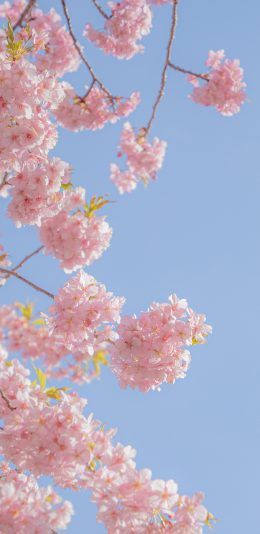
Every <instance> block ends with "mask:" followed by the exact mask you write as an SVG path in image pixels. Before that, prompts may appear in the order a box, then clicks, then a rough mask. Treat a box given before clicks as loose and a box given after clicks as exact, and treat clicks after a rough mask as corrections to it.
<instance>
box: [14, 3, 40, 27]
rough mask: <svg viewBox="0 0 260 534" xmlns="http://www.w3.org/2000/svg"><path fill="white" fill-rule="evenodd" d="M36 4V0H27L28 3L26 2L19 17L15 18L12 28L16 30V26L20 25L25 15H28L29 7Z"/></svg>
mask: <svg viewBox="0 0 260 534" xmlns="http://www.w3.org/2000/svg"><path fill="white" fill-rule="evenodd" d="M35 4H36V0H30V1H29V4H27V6H26V8H25V9H24V10H23V12H22V14H21V16H20V17H19V19H18V20H17V22H16V23H15V24H14V26H13V29H14V30H16V28H18V26H21V25H22V22H23V21H24V19H25V18H26V16H27V15H28V13H30V11H31V9H32V8H33V6H34V5H35Z"/></svg>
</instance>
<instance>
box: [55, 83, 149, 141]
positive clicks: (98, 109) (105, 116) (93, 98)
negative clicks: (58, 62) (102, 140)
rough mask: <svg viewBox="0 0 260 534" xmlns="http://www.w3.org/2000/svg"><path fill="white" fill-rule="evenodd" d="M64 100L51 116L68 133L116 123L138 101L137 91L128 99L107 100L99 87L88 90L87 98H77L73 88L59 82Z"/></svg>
mask: <svg viewBox="0 0 260 534" xmlns="http://www.w3.org/2000/svg"><path fill="white" fill-rule="evenodd" d="M62 88H63V90H64V92H65V98H64V99H63V100H62V102H61V103H60V105H59V106H58V108H57V109H56V110H55V112H54V115H55V117H56V119H57V120H58V122H59V123H60V124H61V125H62V126H63V127H64V128H68V129H69V130H73V131H79V130H83V129H84V130H85V129H87V130H97V129H100V128H103V127H104V125H105V124H106V123H107V122H112V123H114V122H116V121H117V120H118V119H120V118H121V117H126V116H127V115H129V114H130V113H132V111H134V110H135V108H136V106H137V105H138V104H139V102H140V94H139V93H138V92H137V91H136V92H134V93H132V94H131V96H130V97H129V98H128V99H123V98H119V97H116V98H113V97H109V96H108V95H107V94H106V93H105V92H104V91H103V90H102V89H100V88H99V87H93V88H92V89H90V90H89V91H88V90H87V93H86V96H83V97H78V96H77V94H76V92H75V90H74V89H73V87H72V86H71V85H70V84H69V83H67V82H63V83H62Z"/></svg>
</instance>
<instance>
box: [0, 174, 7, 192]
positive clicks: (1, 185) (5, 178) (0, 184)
mask: <svg viewBox="0 0 260 534" xmlns="http://www.w3.org/2000/svg"><path fill="white" fill-rule="evenodd" d="M7 178H8V172H5V173H4V177H3V180H2V182H1V183H0V191H1V189H3V187H4V186H5V185H8V182H7Z"/></svg>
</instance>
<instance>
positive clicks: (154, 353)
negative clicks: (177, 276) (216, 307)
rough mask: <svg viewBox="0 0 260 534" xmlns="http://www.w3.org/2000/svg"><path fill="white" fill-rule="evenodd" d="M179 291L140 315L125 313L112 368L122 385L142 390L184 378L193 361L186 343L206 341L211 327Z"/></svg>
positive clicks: (113, 354) (114, 348)
mask: <svg viewBox="0 0 260 534" xmlns="http://www.w3.org/2000/svg"><path fill="white" fill-rule="evenodd" d="M204 321H205V316H204V315H199V316H198V315H197V314H195V312H193V311H192V310H190V309H189V308H188V307H187V302H186V301H185V300H179V299H178V298H177V297H176V295H171V296H170V297H169V303H166V304H158V303H153V304H152V305H151V306H150V308H149V309H148V311H147V312H142V313H141V315H140V318H139V319H138V318H136V317H135V316H124V317H123V318H122V320H121V323H120V324H119V326H118V329H117V334H118V339H116V341H115V342H114V344H113V345H112V348H111V366H112V371H113V372H114V373H115V375H116V376H117V378H118V380H119V383H120V385H121V387H123V388H125V387H126V386H128V385H129V386H130V387H131V388H133V389H134V388H139V389H140V390H141V391H149V390H150V389H155V388H159V386H160V385H161V384H162V383H163V382H169V383H174V382H175V380H176V379H177V378H184V377H185V375H186V372H187V370H188V367H189V363H190V353H189V352H188V351H187V350H186V349H185V347H186V346H189V345H193V344H197V343H205V337H206V336H207V335H208V334H209V333H210V332H211V327H210V326H208V325H206V324H205V323H204Z"/></svg>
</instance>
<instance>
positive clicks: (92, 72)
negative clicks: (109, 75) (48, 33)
mask: <svg viewBox="0 0 260 534" xmlns="http://www.w3.org/2000/svg"><path fill="white" fill-rule="evenodd" d="M61 5H62V8H63V13H64V16H65V18H66V21H67V25H68V30H69V34H70V36H71V39H72V41H73V44H74V47H75V49H76V50H77V52H78V54H79V57H80V58H81V59H82V61H83V63H84V65H86V67H87V69H88V71H89V73H90V75H91V77H92V80H93V82H94V83H97V85H99V87H100V89H102V91H104V93H106V95H107V96H108V97H109V98H110V99H113V97H112V95H111V93H110V92H109V91H108V89H107V88H106V87H105V86H104V84H103V83H102V82H101V81H100V80H99V79H98V77H97V76H96V74H95V72H94V70H93V67H92V66H91V65H90V63H89V62H88V60H87V58H86V57H85V56H84V54H83V52H82V50H81V47H80V45H79V43H78V41H77V38H76V36H75V34H74V32H73V29H72V24H71V19H70V15H69V11H68V8H67V4H66V1H65V0H61Z"/></svg>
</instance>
